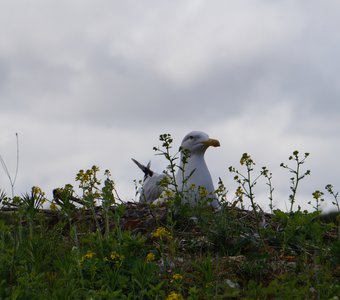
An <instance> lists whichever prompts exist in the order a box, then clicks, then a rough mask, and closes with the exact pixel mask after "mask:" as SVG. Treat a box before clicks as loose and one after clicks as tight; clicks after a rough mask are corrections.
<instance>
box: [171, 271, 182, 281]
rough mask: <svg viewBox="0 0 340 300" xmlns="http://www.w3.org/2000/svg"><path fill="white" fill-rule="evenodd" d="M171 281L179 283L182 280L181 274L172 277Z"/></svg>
mask: <svg viewBox="0 0 340 300" xmlns="http://www.w3.org/2000/svg"><path fill="white" fill-rule="evenodd" d="M172 279H173V280H178V281H180V280H182V279H183V276H182V275H181V274H178V273H176V274H174V275H172Z"/></svg>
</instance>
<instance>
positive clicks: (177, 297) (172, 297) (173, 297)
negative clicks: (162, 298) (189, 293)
mask: <svg viewBox="0 0 340 300" xmlns="http://www.w3.org/2000/svg"><path fill="white" fill-rule="evenodd" d="M166 300H183V297H182V295H181V294H178V293H176V292H174V291H172V292H171V293H170V294H169V295H168V297H167V298H166Z"/></svg>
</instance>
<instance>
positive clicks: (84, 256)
mask: <svg viewBox="0 0 340 300" xmlns="http://www.w3.org/2000/svg"><path fill="white" fill-rule="evenodd" d="M95 255H96V253H94V252H93V251H91V250H89V251H87V252H86V253H85V254H84V255H83V256H82V257H81V259H80V261H81V262H83V261H85V260H86V259H91V258H92V257H93V256H95Z"/></svg>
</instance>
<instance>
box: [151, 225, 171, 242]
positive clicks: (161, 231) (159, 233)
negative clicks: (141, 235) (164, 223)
mask: <svg viewBox="0 0 340 300" xmlns="http://www.w3.org/2000/svg"><path fill="white" fill-rule="evenodd" d="M151 235H152V237H154V238H159V239H162V238H163V237H166V238H168V239H172V234H171V232H170V231H168V230H167V229H166V228H164V227H158V228H157V229H156V230H155V231H154V232H153V233H152V234H151Z"/></svg>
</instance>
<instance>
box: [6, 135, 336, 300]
mask: <svg viewBox="0 0 340 300" xmlns="http://www.w3.org/2000/svg"><path fill="white" fill-rule="evenodd" d="M162 139H163V140H161V141H162V142H163V147H165V150H161V151H162V152H161V153H165V154H166V155H167V159H168V160H169V159H170V162H171V163H170V167H169V169H168V172H169V174H170V178H171V174H174V172H172V170H171V168H174V167H176V158H175V157H174V156H171V153H170V151H169V149H170V146H171V140H169V136H163V137H162ZM164 139H166V142H164ZM155 149H156V151H158V150H159V148H155ZM307 156H308V155H306V154H305V155H303V157H302V158H300V156H299V153H298V152H297V151H295V152H294V153H293V155H292V156H291V157H289V164H281V166H282V167H283V168H284V169H287V170H288V171H289V172H290V173H292V178H291V182H290V185H291V195H290V196H289V200H290V204H291V205H290V209H289V211H288V212H283V211H281V210H275V209H274V208H273V207H272V206H271V203H272V198H273V195H272V191H273V187H272V186H271V177H272V174H271V173H270V172H269V171H268V170H267V169H266V168H262V169H260V171H259V172H258V173H257V174H256V165H255V162H254V161H253V160H252V158H251V157H250V155H248V154H246V153H245V154H243V155H242V157H241V160H240V167H241V168H244V169H245V171H239V170H238V169H236V168H235V167H230V171H231V172H232V173H233V174H234V179H235V181H236V182H237V183H238V184H239V187H238V188H237V190H236V193H235V197H234V198H233V199H232V200H230V201H229V200H228V199H229V196H228V195H227V192H226V188H225V187H224V185H223V183H222V182H221V181H220V182H219V186H218V189H217V192H216V193H217V195H218V197H219V199H220V201H221V203H222V206H221V209H220V210H219V211H217V212H214V211H213V210H212V209H211V208H210V207H209V206H207V205H206V204H204V203H202V205H200V206H198V207H195V208H189V207H187V206H183V205H179V201H178V200H179V198H180V197H181V195H182V193H183V191H181V192H180V193H179V192H178V191H177V193H176V191H175V192H174V191H172V192H171V193H170V192H169V193H168V195H170V196H169V198H168V201H167V203H166V204H162V205H159V206H152V205H147V204H138V203H128V202H125V203H124V202H121V201H119V200H118V196H117V193H116V191H115V186H114V182H113V181H112V179H111V176H110V172H109V171H105V172H104V180H99V179H98V177H99V173H100V170H99V168H98V167H95V166H94V167H93V168H91V169H89V170H81V171H79V172H78V174H77V175H76V181H77V183H78V185H79V187H80V189H81V191H82V194H81V195H79V196H78V195H76V194H75V192H74V188H73V186H72V185H70V184H66V185H65V187H63V188H58V189H56V190H55V191H54V199H50V200H49V199H46V197H45V194H44V192H43V191H42V190H41V189H40V188H38V187H33V188H32V190H31V191H30V192H29V193H27V194H25V195H23V196H21V197H8V196H7V195H6V194H5V193H4V192H3V191H2V192H0V201H1V209H0V251H1V256H0V299H46V298H49V299H168V300H170V299H338V298H337V296H338V295H340V282H339V281H340V280H339V278H340V225H339V202H338V193H336V192H335V191H334V188H333V186H331V185H327V187H326V191H327V193H328V195H330V197H331V201H332V203H333V204H334V208H335V209H337V212H336V213H334V215H333V217H332V218H326V217H325V216H324V215H322V214H321V211H320V202H322V201H325V199H324V193H323V192H320V191H315V192H314V193H313V195H311V200H310V205H311V211H310V212H307V211H302V210H301V209H300V208H299V207H297V208H295V204H296V199H297V198H298V187H300V185H301V181H302V180H303V178H304V177H305V176H308V174H309V171H308V170H307V171H305V172H304V171H301V168H302V167H303V163H304V162H305V160H306V158H307ZM243 172H244V173H243ZM254 173H255V174H254ZM260 177H264V178H265V179H266V180H267V183H266V184H267V185H268V186H269V193H270V195H269V200H270V203H269V205H268V206H269V209H270V213H265V212H264V210H265V209H264V208H261V207H260V206H259V205H258V204H257V203H256V201H255V199H256V198H255V195H254V189H253V188H254V185H255V184H257V182H258V179H259V178H260ZM170 183H171V179H170ZM168 189H171V185H168ZM246 200H248V201H250V203H251V207H252V210H251V211H248V210H245V209H244V202H245V201H246ZM46 202H50V209H49V210H45V209H43V207H44V205H46Z"/></svg>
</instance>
